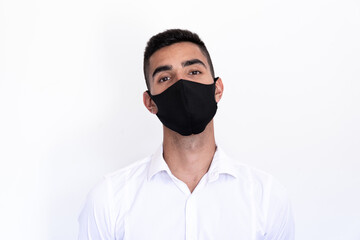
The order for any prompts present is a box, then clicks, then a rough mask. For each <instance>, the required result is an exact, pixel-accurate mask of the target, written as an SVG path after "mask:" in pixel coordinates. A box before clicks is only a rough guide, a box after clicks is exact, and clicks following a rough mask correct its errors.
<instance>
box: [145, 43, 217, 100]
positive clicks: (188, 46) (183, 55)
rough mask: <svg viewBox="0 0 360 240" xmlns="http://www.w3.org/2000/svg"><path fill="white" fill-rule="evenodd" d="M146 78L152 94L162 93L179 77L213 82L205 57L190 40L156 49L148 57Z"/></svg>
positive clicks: (207, 82) (199, 81)
mask: <svg viewBox="0 0 360 240" xmlns="http://www.w3.org/2000/svg"><path fill="white" fill-rule="evenodd" d="M148 79H149V82H150V91H151V94H152V95H156V94H159V93H162V92H163V91H164V90H166V89H167V88H168V87H170V86H171V85H173V84H174V83H175V82H177V81H178V80H180V79H185V80H189V81H194V82H198V83H203V84H212V83H213V82H214V79H213V77H212V75H211V72H210V67H209V63H208V62H207V59H206V57H205V56H204V54H203V53H202V52H201V50H200V48H199V47H198V46H197V45H196V44H194V43H191V42H180V43H175V44H172V45H170V46H167V47H164V48H161V49H159V50H158V51H156V52H155V53H154V54H153V55H152V56H151V57H150V59H149V72H148Z"/></svg>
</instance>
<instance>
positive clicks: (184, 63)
mask: <svg viewBox="0 0 360 240" xmlns="http://www.w3.org/2000/svg"><path fill="white" fill-rule="evenodd" d="M193 64H201V65H203V66H204V67H205V68H206V65H205V63H203V62H202V61H201V60H199V59H197V58H195V59H191V60H187V61H185V62H182V63H181V65H182V66H183V67H186V66H190V65H193Z"/></svg>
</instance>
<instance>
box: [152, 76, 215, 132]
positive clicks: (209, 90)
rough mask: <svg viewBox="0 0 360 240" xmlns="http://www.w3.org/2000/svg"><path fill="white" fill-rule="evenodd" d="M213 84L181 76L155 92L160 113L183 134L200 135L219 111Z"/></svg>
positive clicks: (168, 123) (155, 99)
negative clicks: (162, 90) (173, 82)
mask: <svg viewBox="0 0 360 240" xmlns="http://www.w3.org/2000/svg"><path fill="white" fill-rule="evenodd" d="M217 79H218V78H215V79H214V80H215V81H214V83H213V84H202V83H197V82H192V81H188V80H184V79H180V80H179V81H177V82H176V83H175V84H173V85H171V86H170V87H169V88H168V89H166V90H165V91H164V92H162V93H160V94H157V95H151V93H150V91H147V93H148V94H149V96H150V97H151V99H152V100H153V101H154V102H155V103H156V106H157V108H158V112H157V114H156V115H157V116H158V118H159V119H160V121H161V122H162V123H163V124H164V125H165V126H166V127H168V128H170V129H171V130H173V131H175V132H178V133H180V134H181V135H183V136H188V135H191V134H199V133H201V132H202V131H204V129H205V127H206V126H207V125H208V123H209V122H210V121H211V119H213V117H214V116H215V113H216V110H217V103H216V101H215V82H216V80H217Z"/></svg>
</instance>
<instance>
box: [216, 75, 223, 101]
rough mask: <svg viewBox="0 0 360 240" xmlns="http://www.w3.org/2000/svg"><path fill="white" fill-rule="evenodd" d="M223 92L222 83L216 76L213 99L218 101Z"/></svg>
mask: <svg viewBox="0 0 360 240" xmlns="http://www.w3.org/2000/svg"><path fill="white" fill-rule="evenodd" d="M223 92H224V85H223V83H222V80H221V78H218V80H217V81H216V83H215V101H216V102H219V101H220V99H221V97H222V94H223Z"/></svg>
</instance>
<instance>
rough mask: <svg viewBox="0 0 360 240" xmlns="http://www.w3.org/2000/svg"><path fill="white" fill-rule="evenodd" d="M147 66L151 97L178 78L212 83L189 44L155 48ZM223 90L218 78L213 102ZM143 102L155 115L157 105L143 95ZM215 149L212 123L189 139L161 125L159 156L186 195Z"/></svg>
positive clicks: (200, 57)
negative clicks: (181, 185)
mask: <svg viewBox="0 0 360 240" xmlns="http://www.w3.org/2000/svg"><path fill="white" fill-rule="evenodd" d="M193 60H195V61H193ZM198 60H200V61H198ZM149 64H150V65H149V72H148V79H149V80H150V81H149V82H150V92H151V94H153V95H156V94H159V93H162V92H163V91H165V90H166V89H167V88H168V87H170V86H171V85H172V84H174V83H175V82H177V81H178V80H180V79H186V80H190V81H194V82H198V83H203V84H212V83H213V82H214V80H213V77H212V75H211V72H210V66H209V63H208V62H207V60H206V57H205V56H204V55H203V53H202V52H201V50H200V48H199V47H198V46H197V45H196V44H193V43H191V42H180V43H175V44H172V45H170V46H167V47H164V48H161V49H159V50H158V51H156V52H155V53H154V54H153V55H152V56H151V57H150V59H149ZM154 72H156V73H155V74H154ZM223 90H224V86H223V83H222V80H221V78H219V79H218V80H217V81H216V84H215V100H216V102H219V101H220V99H221V96H222V93H223ZM143 102H144V105H145V107H146V108H147V109H148V110H149V112H150V113H152V114H156V113H157V111H158V110H157V106H156V104H155V102H154V101H153V100H151V98H150V96H149V95H148V94H147V92H144V93H143ZM215 150H216V144H215V137H214V123H213V120H211V121H210V123H209V124H208V125H207V126H206V128H205V130H204V131H203V132H202V133H200V134H193V135H190V136H182V135H181V134H179V133H177V132H174V131H172V130H171V129H169V128H167V127H165V126H163V151H164V152H163V157H164V159H165V161H166V163H167V165H168V166H169V169H170V171H171V172H172V174H173V175H174V176H175V177H177V178H178V179H180V180H181V181H183V182H184V183H185V184H186V185H187V186H188V188H189V190H190V192H193V191H194V189H195V188H196V186H197V184H198V183H199V181H200V180H201V178H202V177H203V176H204V175H205V173H206V172H207V171H208V169H209V167H210V164H211V161H212V159H213V156H214V153H215Z"/></svg>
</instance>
